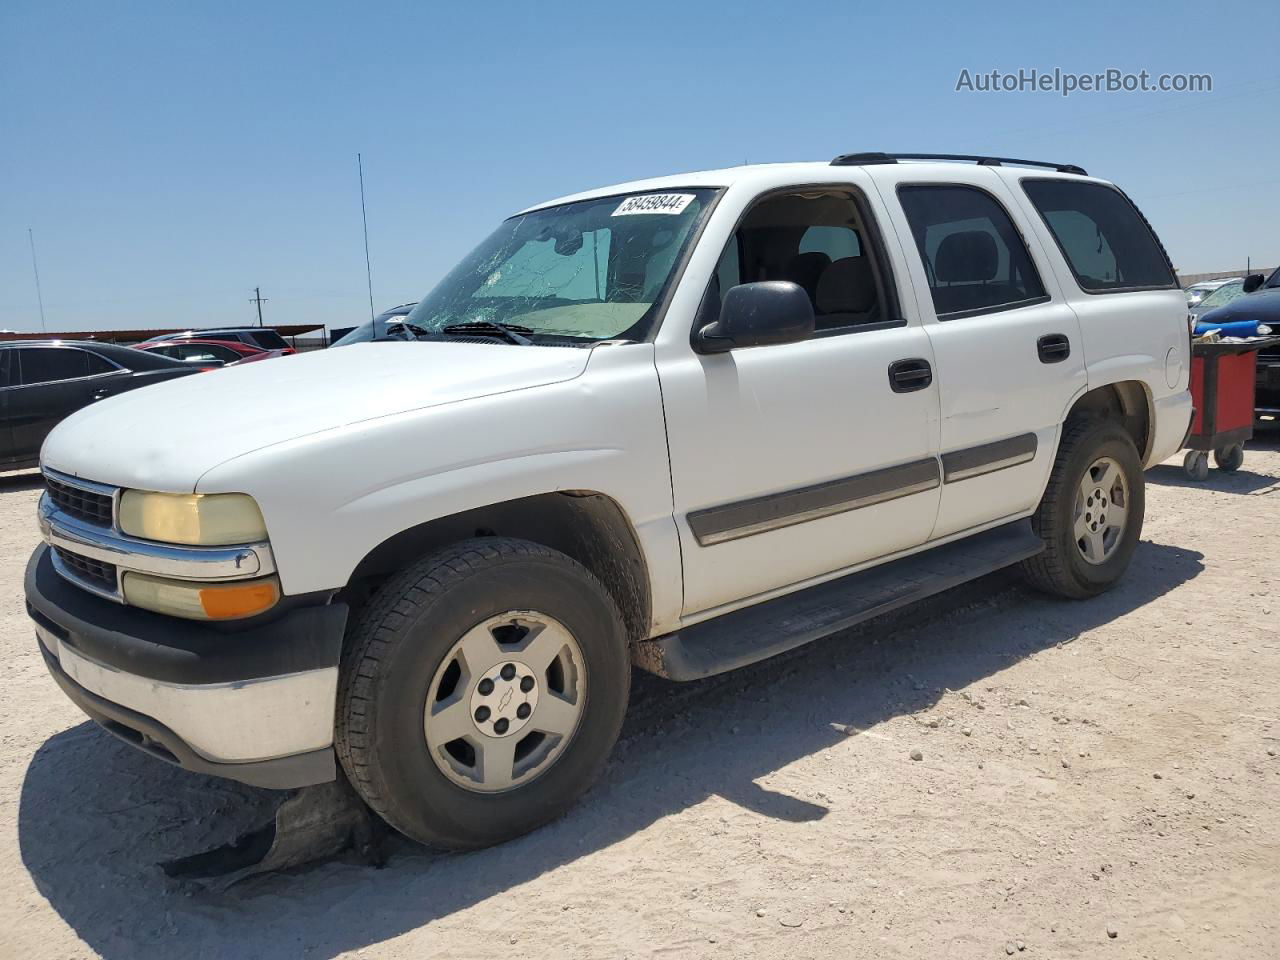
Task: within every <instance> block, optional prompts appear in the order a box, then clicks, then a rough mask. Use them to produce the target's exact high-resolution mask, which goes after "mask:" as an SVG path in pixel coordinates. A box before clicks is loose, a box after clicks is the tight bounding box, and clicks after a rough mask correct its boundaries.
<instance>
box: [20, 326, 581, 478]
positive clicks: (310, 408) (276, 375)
mask: <svg viewBox="0 0 1280 960" xmlns="http://www.w3.org/2000/svg"><path fill="white" fill-rule="evenodd" d="M590 355H591V351H590V350H585V349H582V348H580V347H541V346H539V347H517V346H508V345H505V344H499V343H493V344H481V343H438V342H395V343H360V344H354V345H352V346H349V347H342V348H341V349H337V350H318V351H314V352H310V353H302V354H297V355H294V356H290V357H280V358H278V359H273V360H270V361H268V362H263V363H251V364H243V365H240V364H237V365H235V366H232V367H228V368H226V369H222V370H215V371H212V372H209V373H201V374H197V375H195V376H190V377H183V378H182V379H179V380H173V381H170V382H168V383H162V384H156V385H154V386H149V387H145V388H143V389H140V390H136V391H133V392H131V393H125V394H122V395H120V396H118V397H112V398H110V399H108V400H103V401H102V402H100V403H97V404H94V405H93V406H91V407H86V408H85V409H83V410H80V411H78V412H77V413H74V414H72V415H71V416H70V417H68V418H67V419H66V420H64V421H62V423H60V424H59V425H58V426H57V427H55V428H54V430H53V432H52V433H51V434H49V438H48V439H47V440H46V441H45V444H44V449H43V450H42V451H41V462H42V463H43V464H44V465H46V466H49V467H52V468H53V469H55V470H60V471H62V472H63V473H67V474H70V475H72V476H77V477H83V478H85V479H88V480H98V481H101V482H103V483H110V484H116V485H118V486H130V487H139V488H141V489H149V490H164V491H172V492H185V491H190V490H193V489H195V484H196V481H197V480H199V478H200V477H201V476H202V475H203V474H204V473H205V472H206V471H208V470H210V469H211V468H213V467H215V466H217V465H218V464H221V463H225V462H226V461H227V460H230V459H232V458H233V457H237V456H240V455H242V454H245V453H249V452H250V451H253V450H258V449H261V448H263V447H267V446H270V445H272V444H275V443H281V442H283V441H286V440H293V439H296V438H298V437H303V436H306V435H308V434H313V433H318V432H320V431H323V430H331V429H334V428H337V427H343V426H348V425H350V424H354V423H360V422H362V421H367V420H374V419H376V418H379V417H390V416H394V415H395V414H398V413H405V412H408V411H411V410H421V409H423V408H426V407H435V406H440V405H442V404H447V403H456V402H457V401H460V400H468V399H473V398H478V397H486V396H492V395H493V394H497V393H506V392H508V391H512V390H524V389H528V388H529V387H538V386H543V385H546V384H552V383H560V382H563V381H565V380H572V379H573V378H575V377H577V376H579V375H580V374H581V373H582V371H583V370H585V369H586V366H587V360H588V359H589V357H590Z"/></svg>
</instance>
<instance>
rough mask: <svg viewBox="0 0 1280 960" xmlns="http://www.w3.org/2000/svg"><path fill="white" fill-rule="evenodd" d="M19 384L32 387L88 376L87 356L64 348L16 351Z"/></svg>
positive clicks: (80, 351) (34, 348) (30, 348)
mask: <svg viewBox="0 0 1280 960" xmlns="http://www.w3.org/2000/svg"><path fill="white" fill-rule="evenodd" d="M18 354H19V356H18V369H19V377H20V379H19V383H21V384H22V385H23V386H34V385H35V384H38V383H56V382H57V381H59V380H75V379H76V378H78V377H87V376H88V375H89V363H88V360H87V359H86V358H87V357H88V356H89V355H88V354H87V353H85V352H84V351H83V350H73V349H68V348H65V347H26V348H24V349H22V350H19V351H18Z"/></svg>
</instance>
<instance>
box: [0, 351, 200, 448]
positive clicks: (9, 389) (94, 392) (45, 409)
mask: <svg viewBox="0 0 1280 960" xmlns="http://www.w3.org/2000/svg"><path fill="white" fill-rule="evenodd" d="M205 369H209V368H204V367H199V366H195V365H192V364H189V363H183V362H182V361H180V360H171V359H170V358H168V357H162V356H157V355H155V354H152V353H148V352H146V351H142V350H134V349H132V348H131V347H121V346H117V345H116V344H112V343H92V342H87V341H80V340H23V341H16V342H9V343H0V470H19V469H23V468H25V467H33V466H35V465H36V462H37V460H38V459H39V456H40V445H41V444H42V443H44V438H45V437H46V436H47V435H48V433H49V431H50V430H52V429H53V428H54V425H55V424H57V422H58V421H59V420H61V419H62V418H63V417H65V416H67V415H68V414H70V413H74V412H75V411H76V410H79V409H80V408H81V407H86V406H88V405H89V404H91V403H94V402H95V401H98V400H102V399H105V398H106V397H110V396H114V395H115V394H117V393H124V392H125V391H127V390H136V389H137V388H138V387H145V386H146V385H147V384H150V383H159V382H161V381H163V380H172V379H173V378H174V377H186V376H190V375H191V374H193V373H200V372H202V370H205Z"/></svg>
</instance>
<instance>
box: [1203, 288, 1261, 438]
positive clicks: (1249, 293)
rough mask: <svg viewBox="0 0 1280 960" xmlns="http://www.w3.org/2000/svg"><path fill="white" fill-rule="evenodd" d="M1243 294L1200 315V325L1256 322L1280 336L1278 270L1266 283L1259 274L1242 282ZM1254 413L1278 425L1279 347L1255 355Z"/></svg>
mask: <svg viewBox="0 0 1280 960" xmlns="http://www.w3.org/2000/svg"><path fill="white" fill-rule="evenodd" d="M1242 289H1243V290H1244V294H1243V295H1241V296H1239V297H1236V298H1235V299H1234V300H1232V301H1231V302H1230V303H1228V304H1226V305H1225V306H1222V307H1218V308H1217V309H1216V310H1210V311H1208V312H1206V313H1202V314H1201V315H1200V322H1201V323H1231V322H1232V321H1235V320H1257V321H1258V322H1259V323H1263V324H1266V325H1267V326H1268V327H1270V328H1271V330H1272V332H1273V333H1277V334H1280V267H1278V268H1276V269H1275V270H1273V271H1272V272H1271V276H1269V277H1267V278H1266V279H1265V280H1264V279H1263V277H1262V274H1260V273H1251V274H1250V275H1249V276H1247V277H1245V278H1244V284H1243V287H1242ZM1253 402H1254V409H1255V413H1256V414H1257V416H1258V418H1259V419H1260V420H1262V421H1263V422H1264V423H1276V422H1280V347H1267V348H1264V349H1262V350H1260V351H1258V386H1257V392H1256V393H1255V394H1254V401H1253Z"/></svg>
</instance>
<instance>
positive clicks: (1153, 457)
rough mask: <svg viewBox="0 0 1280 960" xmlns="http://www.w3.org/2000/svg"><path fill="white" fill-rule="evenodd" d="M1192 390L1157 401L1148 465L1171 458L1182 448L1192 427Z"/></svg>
mask: <svg viewBox="0 0 1280 960" xmlns="http://www.w3.org/2000/svg"><path fill="white" fill-rule="evenodd" d="M1191 415H1192V409H1191V391H1190V390H1184V391H1182V393H1175V394H1173V395H1172V396H1169V397H1164V398H1163V399H1160V400H1157V401H1156V402H1155V421H1154V427H1155V434H1154V436H1153V437H1152V440H1151V453H1150V455H1149V456H1148V457H1147V462H1146V466H1148V467H1151V466H1154V465H1155V464H1157V463H1160V462H1161V461H1163V460H1167V459H1169V457H1171V456H1173V455H1174V454H1175V453H1177V452H1178V451H1179V450H1181V449H1182V446H1183V444H1184V443H1185V442H1186V438H1187V434H1188V432H1189V431H1190V429H1191Z"/></svg>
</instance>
